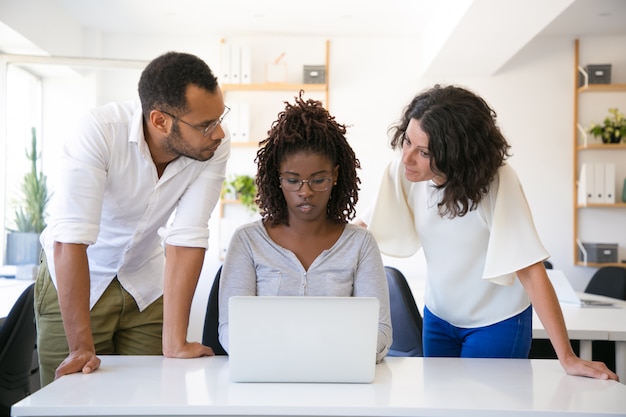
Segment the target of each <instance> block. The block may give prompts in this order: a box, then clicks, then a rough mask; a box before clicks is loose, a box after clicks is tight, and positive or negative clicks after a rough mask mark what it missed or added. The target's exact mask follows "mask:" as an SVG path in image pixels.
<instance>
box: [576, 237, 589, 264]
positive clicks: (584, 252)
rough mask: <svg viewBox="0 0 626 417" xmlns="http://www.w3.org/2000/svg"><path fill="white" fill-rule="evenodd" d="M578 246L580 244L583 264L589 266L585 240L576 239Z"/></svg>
mask: <svg viewBox="0 0 626 417" xmlns="http://www.w3.org/2000/svg"><path fill="white" fill-rule="evenodd" d="M576 246H578V249H580V253H581V254H582V255H583V259H582V261H583V265H584V266H587V249H585V247H584V246H583V242H581V241H580V239H576Z"/></svg>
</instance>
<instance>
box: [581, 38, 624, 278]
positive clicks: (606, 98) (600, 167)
mask: <svg viewBox="0 0 626 417" xmlns="http://www.w3.org/2000/svg"><path fill="white" fill-rule="evenodd" d="M579 48H580V43H579V40H576V41H575V47H574V50H575V52H574V55H575V65H574V69H575V74H576V77H577V78H576V85H575V92H574V138H573V145H574V164H573V170H574V172H573V176H574V178H573V183H574V204H573V206H574V213H573V214H574V215H573V221H574V227H573V231H574V236H573V251H574V262H575V263H576V264H577V265H583V266H593V267H599V266H606V265H612V264H615V265H620V266H622V265H623V264H622V263H621V261H622V260H623V259H624V258H626V235H624V233H623V227H621V226H619V225H624V224H625V223H626V202H622V199H621V194H622V193H621V188H622V183H623V182H624V181H625V177H626V162H625V161H626V142H624V141H622V142H620V143H610V144H605V143H602V141H601V140H600V139H597V138H594V137H593V136H591V135H590V134H589V133H588V129H589V125H590V122H591V121H594V120H595V121H600V120H602V119H603V118H604V117H605V116H604V114H605V113H606V110H607V109H608V108H615V107H619V108H620V109H622V110H626V84H623V83H612V84H611V83H608V84H606V83H604V82H607V81H610V79H611V78H610V77H611V75H610V66H608V65H604V66H603V67H602V68H601V69H600V70H601V72H602V74H600V75H602V77H600V78H597V77H596V78H593V77H591V76H590V74H588V73H587V70H589V71H595V69H594V67H593V66H591V65H588V66H587V67H586V68H583V67H582V66H581V65H580V63H579V60H580V49H579ZM620 53H621V52H620ZM608 58H611V57H610V56H609V57H608ZM596 62H597V61H596ZM607 67H608V68H607ZM614 69H615V68H614ZM614 72H615V71H614ZM603 77H604V78H603ZM607 77H608V78H607ZM581 81H582V82H581ZM618 81H620V80H618ZM618 226H619V227H618ZM620 231H622V232H621V233H620ZM607 241H608V242H617V244H616V245H614V247H613V249H614V252H615V256H614V257H613V256H612V257H611V258H610V259H608V258H606V257H604V258H602V257H601V258H597V257H584V256H582V254H583V251H581V250H580V242H607ZM613 260H614V261H613ZM607 261H611V262H607Z"/></svg>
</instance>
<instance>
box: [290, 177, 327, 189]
mask: <svg viewBox="0 0 626 417" xmlns="http://www.w3.org/2000/svg"><path fill="white" fill-rule="evenodd" d="M278 179H279V180H280V186H281V187H283V189H284V190H285V191H300V189H301V188H302V186H303V185H304V183H305V182H306V183H307V184H309V187H310V188H311V190H313V191H326V190H328V187H330V183H331V181H332V180H333V179H332V178H330V177H320V178H309V179H308V180H299V179H297V178H287V177H278Z"/></svg>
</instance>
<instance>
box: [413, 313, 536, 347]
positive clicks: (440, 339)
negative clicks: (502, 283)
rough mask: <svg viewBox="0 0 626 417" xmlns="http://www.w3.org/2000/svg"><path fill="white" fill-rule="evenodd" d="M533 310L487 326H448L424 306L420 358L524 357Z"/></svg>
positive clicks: (528, 340) (528, 342) (530, 329)
mask: <svg viewBox="0 0 626 417" xmlns="http://www.w3.org/2000/svg"><path fill="white" fill-rule="evenodd" d="M532 319H533V310H532V306H529V307H528V308H527V309H526V310H524V311H522V312H521V313H520V314H518V315H516V316H513V317H511V318H509V319H506V320H503V321H501V322H499V323H495V324H492V325H489V326H484V327H476V328H469V329H468V328H463V327H456V326H453V325H451V324H450V323H448V322H447V321H445V320H442V319H440V318H439V317H437V316H435V315H434V314H433V313H431V312H430V310H428V308H427V307H424V324H423V326H424V328H423V340H424V356H439V357H461V358H524V359H525V358H528V354H529V352H530V343H531V341H532Z"/></svg>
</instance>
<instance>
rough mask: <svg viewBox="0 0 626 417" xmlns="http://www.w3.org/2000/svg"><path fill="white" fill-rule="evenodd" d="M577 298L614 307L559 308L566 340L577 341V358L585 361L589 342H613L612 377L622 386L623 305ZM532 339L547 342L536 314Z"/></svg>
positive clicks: (625, 362)
mask: <svg viewBox="0 0 626 417" xmlns="http://www.w3.org/2000/svg"><path fill="white" fill-rule="evenodd" d="M579 296H581V297H583V298H588V299H596V300H603V301H611V302H613V303H614V306H613V307H600V306H589V307H580V306H578V305H573V304H561V310H562V311H563V317H564V318H565V326H566V327H567V334H568V335H569V338H570V339H578V340H580V357H581V358H583V359H587V360H591V357H592V351H591V349H592V348H591V346H592V343H591V342H592V341H594V340H612V341H614V342H615V368H616V372H615V373H616V374H617V375H618V376H619V379H620V381H621V382H622V383H625V384H626V301H622V300H618V299H615V298H609V297H602V296H600V295H594V294H586V293H580V294H579ZM533 338H534V339H547V338H548V335H547V333H546V331H545V330H544V328H543V326H542V324H541V321H540V320H539V318H538V316H537V315H536V313H535V314H534V316H533ZM625 412H626V411H625Z"/></svg>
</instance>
